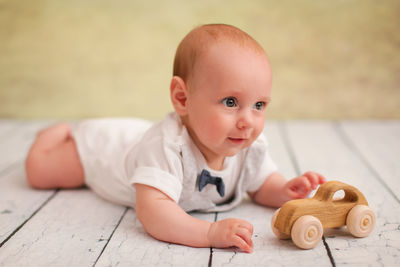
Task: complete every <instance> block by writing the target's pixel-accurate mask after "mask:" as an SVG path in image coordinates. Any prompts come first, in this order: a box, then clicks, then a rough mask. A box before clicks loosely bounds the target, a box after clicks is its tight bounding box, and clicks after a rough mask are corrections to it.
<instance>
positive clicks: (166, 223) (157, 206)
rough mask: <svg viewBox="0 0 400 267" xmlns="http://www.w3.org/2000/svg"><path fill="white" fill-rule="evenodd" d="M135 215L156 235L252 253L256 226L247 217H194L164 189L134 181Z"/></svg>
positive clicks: (183, 242) (164, 239)
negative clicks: (237, 248) (212, 220)
mask: <svg viewBox="0 0 400 267" xmlns="http://www.w3.org/2000/svg"><path fill="white" fill-rule="evenodd" d="M135 188H136V215H137V217H138V219H139V220H140V222H141V223H142V225H143V227H144V229H145V230H146V231H147V232H148V233H149V234H150V235H151V236H153V237H154V238H156V239H159V240H162V241H166V242H171V243H176V244H182V245H187V246H192V247H219V248H225V247H232V246H236V247H239V248H240V249H242V250H244V251H246V252H251V251H252V248H253V243H252V241H251V236H252V234H253V226H252V225H251V224H250V223H249V222H247V221H244V220H240V219H232V218H231V219H226V220H222V221H217V222H214V223H211V222H208V221H203V220H200V219H197V218H194V217H192V216H190V215H189V214H187V213H186V212H185V211H184V210H182V209H181V208H180V207H179V206H178V205H177V203H175V201H173V200H172V199H171V198H169V197H168V196H167V195H165V194H164V193H162V192H161V191H159V190H157V189H155V188H153V187H150V186H147V185H143V184H135Z"/></svg>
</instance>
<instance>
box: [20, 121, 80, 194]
mask: <svg viewBox="0 0 400 267" xmlns="http://www.w3.org/2000/svg"><path fill="white" fill-rule="evenodd" d="M25 167H26V176H27V179H28V182H29V184H30V185H31V186H32V187H35V188H39V189H52V188H74V187H80V186H82V185H83V184H84V172H83V168H82V164H81V162H80V159H79V155H78V150H77V148H76V144H75V141H74V139H73V138H72V136H71V128H70V126H69V125H68V124H66V123H62V124H57V125H55V126H52V127H50V128H48V129H45V130H42V131H41V132H39V134H38V135H37V137H36V140H35V141H34V143H33V145H32V147H31V149H30V151H29V153H28V156H27V158H26V162H25Z"/></svg>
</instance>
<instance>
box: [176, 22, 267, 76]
mask: <svg viewBox="0 0 400 267" xmlns="http://www.w3.org/2000/svg"><path fill="white" fill-rule="evenodd" d="M220 41H231V42H233V43H235V44H237V45H239V46H241V47H245V48H250V49H252V50H254V51H255V52H257V53H260V54H265V51H264V49H263V48H262V47H261V45H260V44H259V43H257V41H256V40H254V39H253V38H252V37H251V36H250V35H248V34H247V33H245V32H244V31H242V30H240V29H239V28H236V27H234V26H231V25H227V24H205V25H201V26H199V27H196V28H194V29H193V30H192V31H190V32H189V33H188V34H187V35H186V36H185V38H183V40H182V41H181V42H180V44H179V46H178V48H177V50H176V53H175V60H174V68H173V76H179V77H180V78H182V79H183V80H184V81H187V79H188V78H189V77H190V75H192V70H193V69H194V65H195V63H196V60H197V59H198V58H199V56H200V55H201V54H202V53H203V52H205V51H206V50H207V48H208V47H210V46H211V45H212V44H215V43H218V42H220Z"/></svg>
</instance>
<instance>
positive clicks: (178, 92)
mask: <svg viewBox="0 0 400 267" xmlns="http://www.w3.org/2000/svg"><path fill="white" fill-rule="evenodd" d="M170 90H171V102H172V104H173V105H174V108H175V111H176V113H178V115H179V116H185V115H186V100H187V87H186V83H185V81H184V80H183V79H182V78H181V77H179V76H174V77H172V80H171V85H170Z"/></svg>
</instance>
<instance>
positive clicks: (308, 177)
mask: <svg viewBox="0 0 400 267" xmlns="http://www.w3.org/2000/svg"><path fill="white" fill-rule="evenodd" d="M325 182H326V179H325V177H324V176H322V175H321V174H318V173H316V172H306V173H304V174H303V175H302V176H299V177H296V178H294V179H292V180H290V181H288V182H287V183H286V185H285V189H284V190H285V193H286V195H287V196H288V197H290V198H291V199H298V198H305V197H307V196H308V195H309V194H310V193H311V191H312V190H314V189H315V188H317V186H318V185H320V184H323V183H325Z"/></svg>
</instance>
